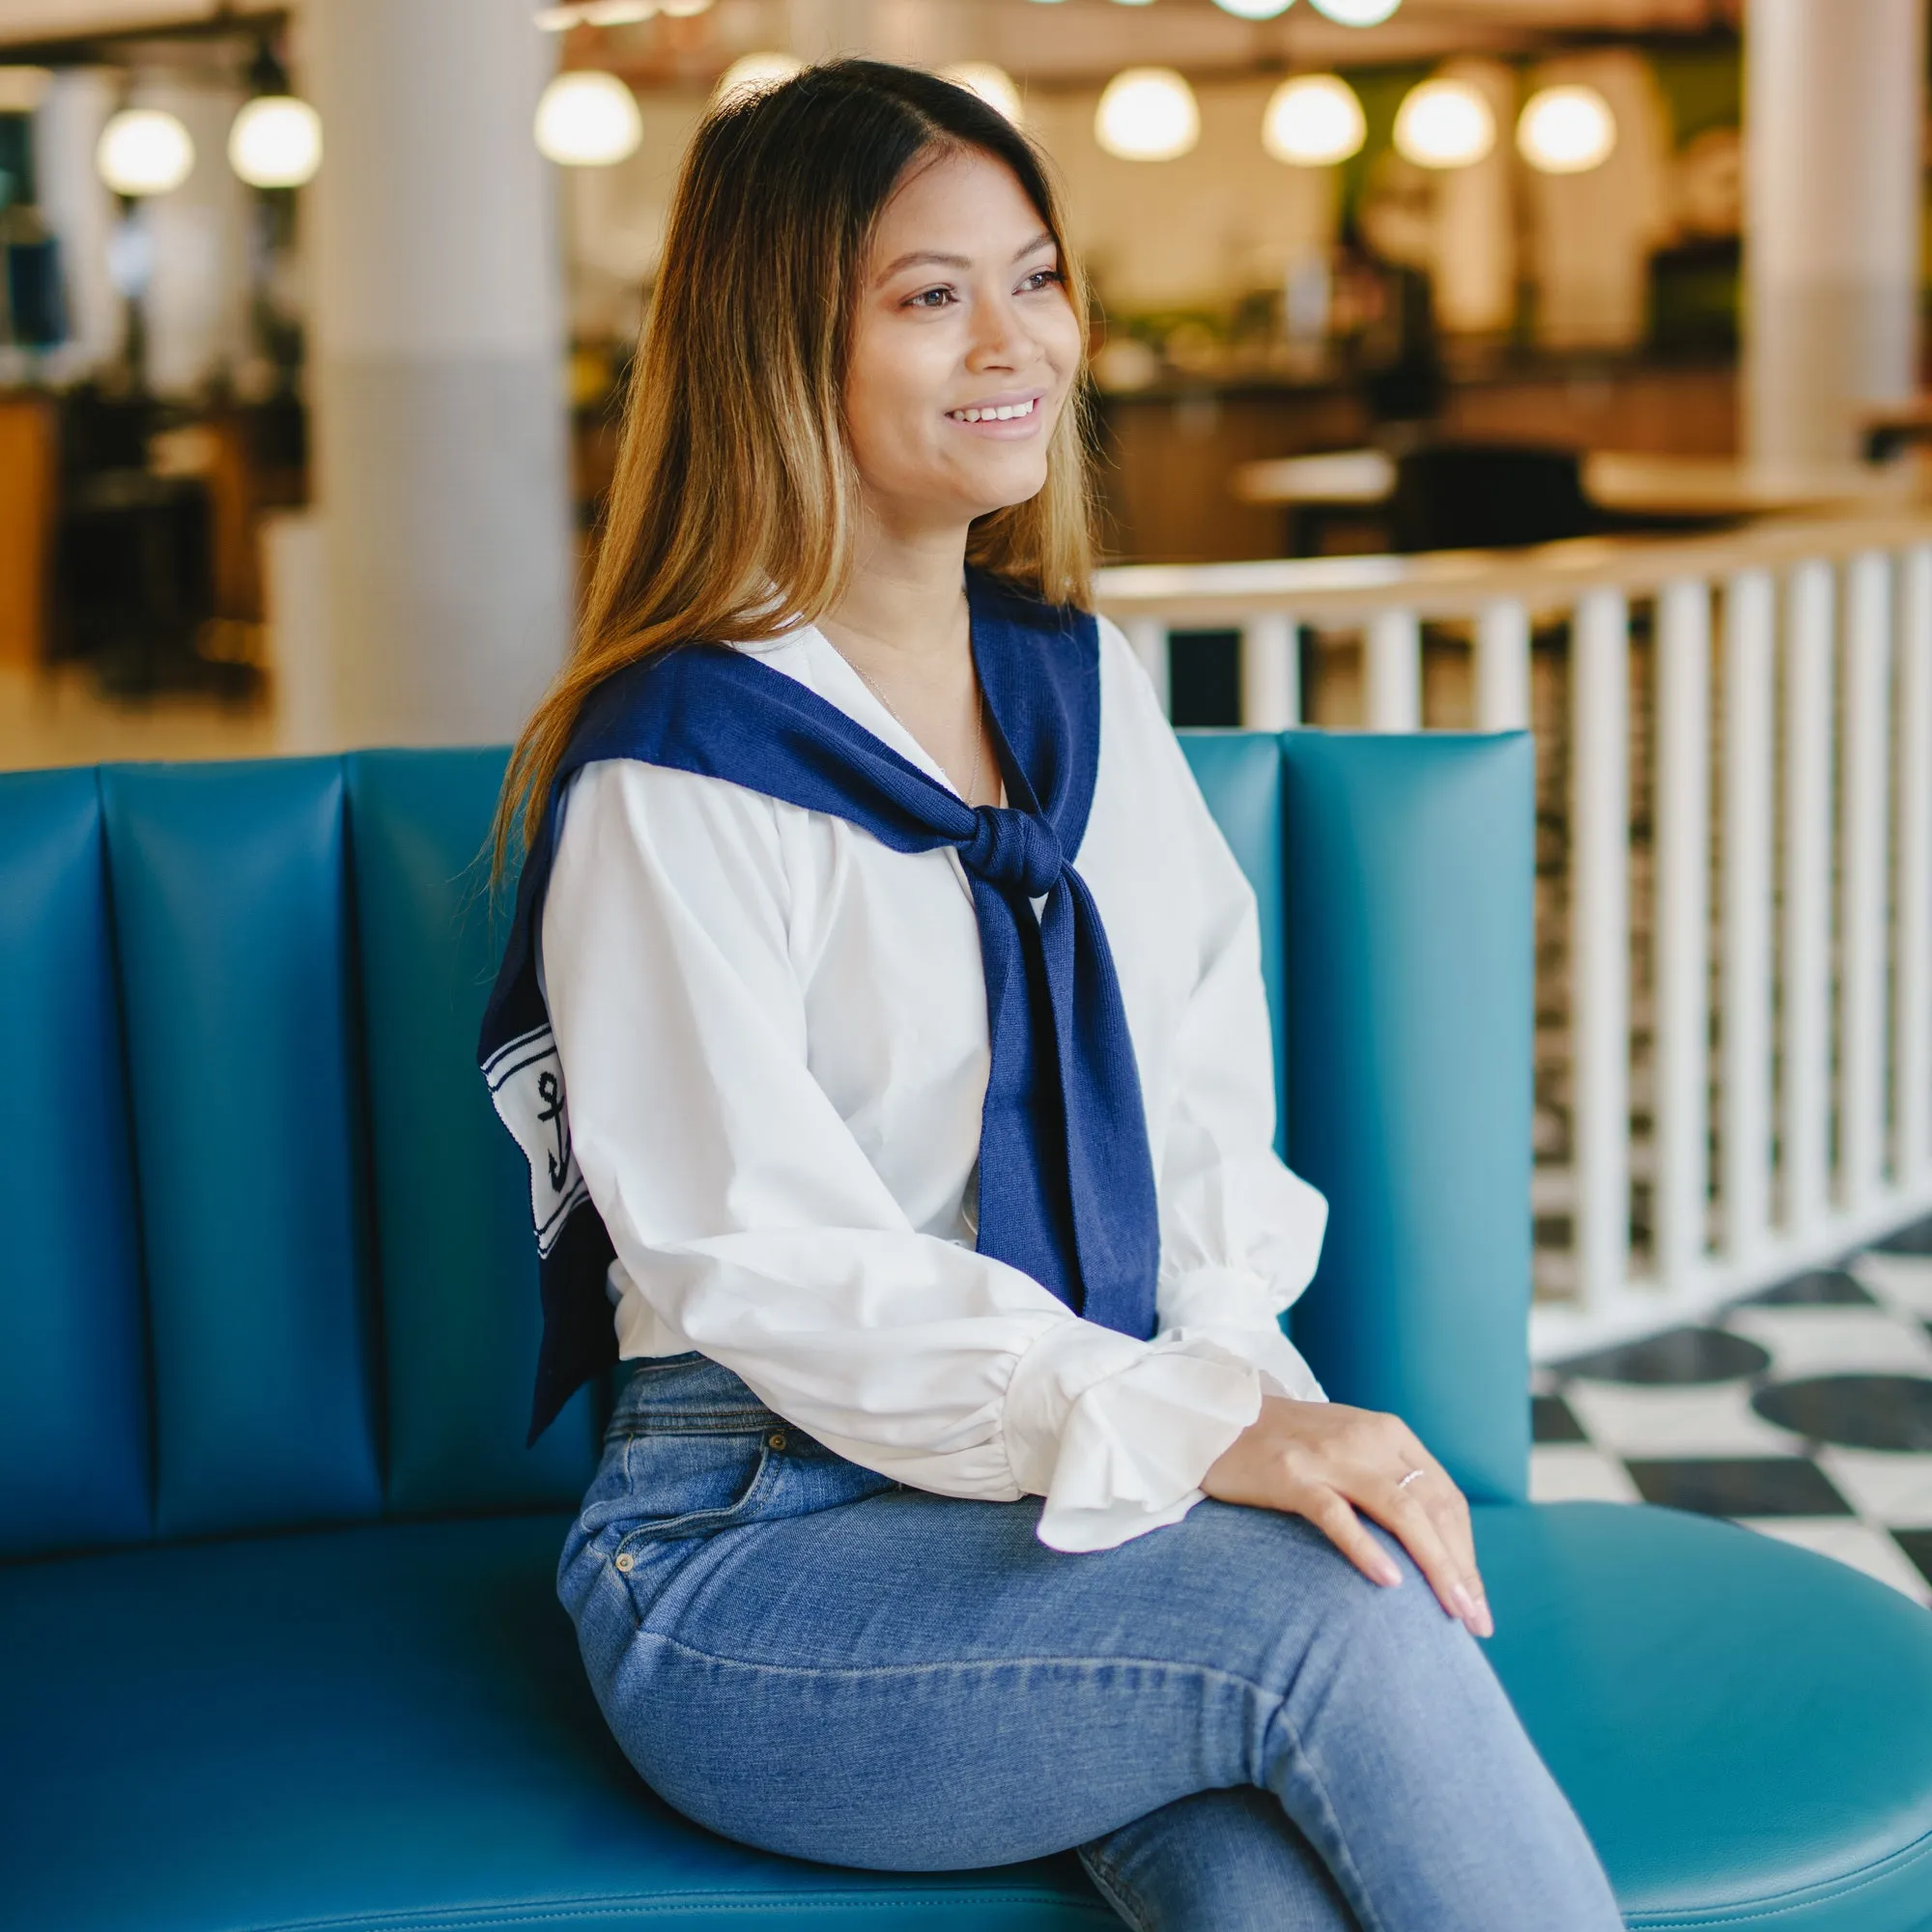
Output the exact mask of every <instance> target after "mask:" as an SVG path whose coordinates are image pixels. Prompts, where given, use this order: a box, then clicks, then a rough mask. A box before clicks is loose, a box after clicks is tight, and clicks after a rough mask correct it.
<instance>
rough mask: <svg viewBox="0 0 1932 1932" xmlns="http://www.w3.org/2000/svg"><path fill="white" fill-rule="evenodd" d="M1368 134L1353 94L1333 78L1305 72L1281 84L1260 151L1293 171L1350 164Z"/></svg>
mask: <svg viewBox="0 0 1932 1932" xmlns="http://www.w3.org/2000/svg"><path fill="white" fill-rule="evenodd" d="M1368 131H1369V124H1368V122H1367V120H1366V119H1365V118H1364V116H1363V114H1362V103H1361V102H1360V101H1359V100H1357V99H1355V90H1354V89H1353V88H1352V87H1350V85H1349V83H1348V82H1347V81H1346V80H1344V79H1343V78H1342V77H1341V75H1340V74H1334V73H1302V74H1296V75H1295V77H1294V78H1293V80H1285V81H1283V82H1282V84H1281V85H1280V86H1279V87H1277V88H1276V89H1275V91H1274V92H1273V94H1271V95H1270V96H1269V97H1268V104H1267V111H1266V112H1265V113H1264V115H1263V116H1262V146H1263V147H1264V148H1265V149H1266V150H1267V151H1268V153H1269V154H1271V155H1272V156H1274V157H1275V159H1276V160H1278V161H1286V162H1288V163H1289V165H1290V166H1291V167H1297V168H1325V167H1332V166H1333V165H1334V163H1335V162H1337V161H1346V160H1347V159H1348V158H1349V156H1350V155H1352V154H1354V153H1356V152H1357V151H1358V150H1359V149H1360V147H1361V145H1362V142H1363V141H1364V140H1365V139H1366V138H1367V136H1368Z"/></svg>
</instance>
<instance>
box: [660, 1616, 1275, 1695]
mask: <svg viewBox="0 0 1932 1932" xmlns="http://www.w3.org/2000/svg"><path fill="white" fill-rule="evenodd" d="M639 1634H641V1635H647V1636H649V1637H650V1639H651V1641H652V1642H653V1643H661V1644H663V1645H665V1647H666V1648H667V1649H669V1650H677V1651H682V1652H683V1653H684V1655H685V1656H687V1657H695V1658H696V1659H697V1660H698V1661H699V1662H702V1663H723V1664H728V1665H729V1666H730V1667H731V1668H732V1669H734V1670H758V1671H763V1672H764V1673H766V1674H767V1675H768V1676H773V1677H853V1678H860V1677H923V1676H927V1675H932V1674H936V1673H938V1672H941V1671H947V1670H1011V1669H1013V1668H1014V1667H1015V1666H1016V1665H1017V1666H1019V1667H1021V1668H1024V1669H1035V1668H1044V1669H1049V1670H1117V1669H1129V1670H1150V1671H1156V1672H1161V1673H1164V1674H1169V1675H1174V1676H1179V1677H1189V1676H1192V1677H1197V1678H1199V1679H1200V1680H1201V1681H1202V1682H1203V1683H1208V1684H1235V1685H1238V1686H1239V1687H1240V1688H1241V1689H1242V1690H1251V1691H1253V1692H1255V1693H1256V1694H1257V1695H1259V1696H1262V1697H1264V1698H1268V1699H1270V1700H1272V1701H1276V1702H1279V1692H1277V1691H1275V1690H1270V1689H1269V1688H1268V1687H1267V1686H1266V1685H1264V1684H1257V1683H1256V1682H1255V1681H1254V1680H1253V1678H1251V1677H1243V1676H1242V1675H1241V1674H1240V1673H1239V1672H1238V1671H1234V1670H1217V1669H1216V1668H1215V1667H1214V1666H1213V1665H1212V1664H1211V1663H1179V1662H1176V1661H1175V1660H1174V1659H1173V1658H1171V1657H1126V1656H1119V1657H1014V1656H1006V1657H959V1658H944V1659H940V1660H936V1661H935V1662H930V1663H867V1664H850V1665H847V1664H836V1663H759V1662H753V1660H752V1659H750V1658H745V1657H722V1656H720V1655H719V1654H718V1653H717V1652H716V1651H709V1650H700V1649H699V1648H698V1647H697V1646H696V1644H695V1643H686V1642H685V1641H684V1640H683V1639H682V1638H681V1637H674V1636H671V1635H669V1634H668V1633H666V1632H664V1631H645V1632H640V1633H639Z"/></svg>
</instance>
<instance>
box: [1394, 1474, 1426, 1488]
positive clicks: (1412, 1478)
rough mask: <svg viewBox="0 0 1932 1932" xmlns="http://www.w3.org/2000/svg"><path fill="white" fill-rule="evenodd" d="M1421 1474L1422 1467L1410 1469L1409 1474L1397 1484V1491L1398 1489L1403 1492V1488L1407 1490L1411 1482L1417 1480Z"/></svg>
mask: <svg viewBox="0 0 1932 1932" xmlns="http://www.w3.org/2000/svg"><path fill="white" fill-rule="evenodd" d="M1421 1474H1422V1471H1421V1470H1420V1469H1411V1470H1410V1471H1409V1472H1408V1474H1407V1475H1406V1476H1405V1477H1404V1478H1403V1479H1402V1481H1401V1482H1399V1483H1398V1484H1397V1485H1396V1489H1397V1491H1398V1492H1401V1491H1403V1490H1406V1489H1407V1488H1408V1486H1409V1484H1411V1483H1412V1482H1414V1481H1415V1480H1416V1478H1417V1477H1418V1476H1420V1475H1421Z"/></svg>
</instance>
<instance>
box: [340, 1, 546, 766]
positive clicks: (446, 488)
mask: <svg viewBox="0 0 1932 1932" xmlns="http://www.w3.org/2000/svg"><path fill="white" fill-rule="evenodd" d="M531 12H532V10H531V8H530V7H529V5H528V4H527V0H312V8H311V14H310V17H309V33H310V43H309V46H310V71H309V80H310V95H311V98H312V99H313V100H314V102H315V105H316V107H317V108H318V109H319V110H320V112H321V114H322V118H323V128H324V133H325V139H326V141H327V157H326V159H325V161H324V164H323V168H322V171H321V173H320V174H319V175H318V176H317V177H316V182H315V185H314V187H313V189H312V190H309V192H310V193H312V195H313V197H314V204H313V205H314V214H315V228H314V238H315V248H314V253H313V255H312V257H311V262H312V265H313V269H314V273H315V295H314V303H313V308H312V316H313V323H314V332H315V360H314V362H313V364H312V383H313V389H312V396H313V401H314V405H315V425H316V433H317V458H318V480H319V483H320V486H321V487H320V496H321V504H322V511H323V516H324V519H325V523H326V526H327V554H328V563H329V598H328V603H329V611H328V623H329V631H330V637H331V639H332V648H333V655H334V659H335V674H336V699H337V710H338V719H337V723H338V728H339V730H340V732H341V734H342V737H343V739H344V740H345V741H347V742H362V743H367V742H382V741H392V742H393V741H396V740H413V741H417V742H422V741H430V742H436V741H441V742H447V743H461V742H474V741H478V740H488V739H494V738H505V737H508V736H509V735H511V734H512V733H513V732H514V731H515V730H516V728H517V726H518V725H519V724H520V723H521V721H522V719H523V717H524V715H525V713H526V711H527V709H528V708H529V706H530V704H531V702H532V701H533V700H534V699H535V697H536V696H538V694H539V693H540V692H541V691H542V689H543V687H544V685H545V683H546V682H547V681H548V679H549V677H550V675H551V673H552V672H553V671H554V668H555V667H556V666H557V664H558V663H559V662H560V660H561V657H562V654H563V650H564V645H565V642H566V638H567V633H568V629H569V623H570V581H571V566H570V528H569V504H568V485H567V481H566V477H567V469H566V462H565V413H564V391H563V366H562V363H563V340H562V334H563V331H562V321H561V316H562V302H561V280H562V271H561V262H560V258H559V251H558V247H557V242H556V236H555V223H554V198H555V197H554V183H553V181H552V180H551V179H550V172H549V164H548V163H547V162H545V161H544V160H543V159H542V158H541V157H540V156H538V154H537V152H536V148H535V145H534V143H533V141H532V138H531V132H530V126H531V118H532V116H533V114H534V113H535V110H536V102H537V96H538V94H539V93H540V92H541V90H542V88H543V84H544V82H545V80H546V79H547V77H548V75H549V72H550V70H551V65H552V62H553V61H554V52H555V42H554V39H552V38H551V37H550V36H547V35H545V34H542V33H540V32H539V31H538V30H537V28H536V27H535V25H534V24H533V22H532V19H531ZM452 63H454V64H453V65H452Z"/></svg>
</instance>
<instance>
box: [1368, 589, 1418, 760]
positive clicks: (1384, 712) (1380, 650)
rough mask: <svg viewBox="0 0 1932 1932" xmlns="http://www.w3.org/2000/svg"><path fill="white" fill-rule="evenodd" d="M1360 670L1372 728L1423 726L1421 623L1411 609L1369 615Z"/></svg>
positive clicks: (1392, 729)
mask: <svg viewBox="0 0 1932 1932" xmlns="http://www.w3.org/2000/svg"><path fill="white" fill-rule="evenodd" d="M1362 673H1363V675H1362V683H1363V687H1364V690H1363V702H1362V713H1363V718H1364V722H1365V723H1366V724H1367V725H1368V727H1369V729H1370V730H1371V731H1419V730H1421V729H1422V625H1421V624H1420V622H1419V621H1418V620H1417V618H1416V614H1415V612H1414V611H1377V612H1376V614H1375V615H1374V616H1373V617H1371V618H1370V619H1369V623H1368V629H1367V631H1366V633H1365V634H1364V636H1363V638H1362Z"/></svg>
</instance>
